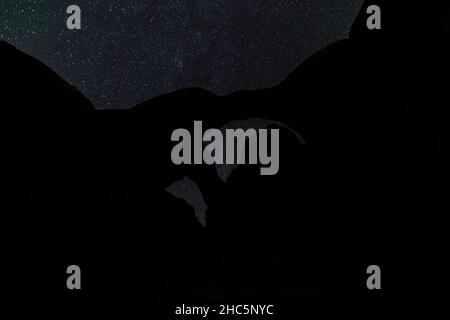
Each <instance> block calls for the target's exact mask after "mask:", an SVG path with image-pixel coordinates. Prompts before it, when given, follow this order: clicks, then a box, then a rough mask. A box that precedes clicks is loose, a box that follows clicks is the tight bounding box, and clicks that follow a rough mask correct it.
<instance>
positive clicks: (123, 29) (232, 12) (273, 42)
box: [0, 0, 363, 108]
mask: <svg viewBox="0 0 450 320" xmlns="http://www.w3.org/2000/svg"><path fill="white" fill-rule="evenodd" d="M362 2H363V0H340V1H335V0H286V1H282V0H251V1H248V0H245V1H244V0H240V1H236V0H134V1H133V0H131V1H123V0H109V1H108V0H101V1H92V0H70V1H64V0H41V1H31V0H30V1H26V0H1V1H0V39H2V40H5V41H8V42H10V43H12V44H14V45H15V46H17V47H18V48H19V49H21V50H23V51H25V52H27V53H28V54H31V55H32V56H34V57H36V58H38V59H39V60H41V61H43V62H44V63H46V64H47V65H49V66H50V67H51V68H52V69H53V70H55V71H56V72H57V73H58V74H59V75H60V76H62V77H63V78H64V79H66V80H67V81H69V82H70V83H72V84H73V85H75V86H76V87H78V89H79V90H80V91H81V92H83V93H84V94H85V95H86V96H87V97H88V98H89V99H90V100H91V101H92V102H93V103H94V105H95V106H96V107H97V108H105V107H107V108H120V107H130V106H133V105H135V104H137V103H140V102H143V101H145V100H148V99H150V98H152V97H154V96H157V95H160V94H163V93H167V92H170V91H173V90H176V89H181V88H187V87H203V88H206V89H209V90H211V91H213V92H215V93H218V94H226V93H229V92H231V91H234V90H237V89H252V88H261V87H267V86H271V85H274V84H276V83H278V82H280V81H281V80H283V79H284V78H285V77H286V76H287V75H288V74H289V72H291V71H292V70H293V69H294V68H295V67H297V66H298V65H299V64H300V63H301V62H302V61H304V60H305V59H306V58H307V57H309V56H310V55H311V54H313V53H314V52H316V51H317V50H319V49H321V48H323V47H324V46H326V45H328V44H329V43H330V42H333V41H335V40H338V39H342V38H346V37H347V35H348V32H349V29H350V26H351V23H352V21H353V19H354V18H355V16H356V14H357V12H358V11H359V9H360V7H361V4H362ZM72 4H76V5H78V6H80V7H81V10H82V30H75V31H70V30H68V29H67V27H66V19H67V17H68V15H67V14H66V9H67V7H68V6H69V5H72Z"/></svg>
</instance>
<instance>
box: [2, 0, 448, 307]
mask: <svg viewBox="0 0 450 320" xmlns="http://www.w3.org/2000/svg"><path fill="white" fill-rule="evenodd" d="M369 4H378V5H380V6H381V7H382V8H383V11H382V12H383V28H382V30H381V31H378V30H376V31H369V30H367V29H366V27H365V19H366V16H367V15H366V13H365V8H367V6H368V5H369ZM447 6H448V5H445V4H439V5H437V4H436V5H435V6H430V5H427V6H426V7H425V5H424V4H420V3H418V4H417V5H416V3H415V2H410V1H408V2H406V1H396V3H395V4H392V3H391V2H388V1H369V2H366V3H365V4H364V6H363V9H362V11H361V13H360V15H359V16H358V18H357V19H356V21H355V24H354V27H353V29H352V32H351V35H350V38H349V39H346V40H342V41H339V42H336V43H334V44H332V45H330V46H328V47H327V48H325V49H323V50H321V51H320V52H318V53H317V54H315V55H314V56H312V57H311V58H310V59H309V60H307V61H306V62H305V63H303V64H302V65H300V66H299V67H298V68H297V69H296V70H294V71H293V72H292V73H291V74H290V75H289V76H288V77H287V78H286V80H285V81H283V82H282V83H280V84H279V85H277V86H275V87H273V88H268V89H263V90H256V91H240V92H236V93H233V94H231V95H228V96H225V97H219V96H216V95H214V94H211V93H209V92H207V91H205V90H202V89H187V90H181V91H177V92H174V93H170V94H167V95H163V96H160V97H157V98H154V99H152V100H150V101H147V102H145V103H142V104H141V105H138V106H136V107H134V108H132V109H129V110H102V111H96V110H95V109H94V108H93V106H92V105H91V104H90V102H89V101H88V100H87V99H86V98H84V97H83V96H82V94H80V93H79V92H78V91H77V90H76V89H75V88H73V87H71V86H70V85H68V84H67V83H66V82H64V81H63V80H62V79H61V78H59V77H58V76H57V75H56V74H55V73H53V72H52V71H51V70H49V69H48V68H47V67H45V66H44V65H42V64H41V63H40V62H38V61H36V60H35V59H33V58H31V57H29V56H27V55H25V54H23V53H21V52H19V51H18V50H16V49H15V48H13V47H12V46H10V45H8V44H6V43H3V42H0V67H1V70H2V73H1V75H0V85H1V88H2V92H3V93H2V96H1V97H0V101H1V112H2V116H1V117H0V119H1V120H0V121H1V126H0V128H1V129H0V130H1V135H0V139H1V146H2V149H3V153H2V154H3V156H2V160H1V169H0V170H1V171H0V172H1V190H0V191H1V193H0V197H1V198H0V199H1V201H0V206H1V212H2V223H1V225H2V227H3V228H2V229H3V230H2V232H1V234H2V241H1V243H2V252H5V263H3V264H2V268H3V269H4V270H2V274H4V275H7V277H6V278H7V279H8V283H7V286H6V288H5V289H3V293H6V294H13V295H22V294H43V293H44V294H48V295H53V294H55V295H56V294H59V293H60V292H67V291H66V290H65V287H64V285H65V276H66V275H65V269H66V267H67V266H69V265H71V264H78V265H80V267H81V268H82V270H86V272H85V274H86V280H85V281H86V286H85V290H84V291H83V293H84V294H88V295H91V296H96V295H100V294H101V295H110V294H112V295H115V294H117V295H130V294H131V295H135V294H138V295H149V296H151V297H152V298H155V299H161V300H165V299H176V298H181V297H189V298H194V299H195V298H201V299H225V298H234V299H239V298H246V299H264V298H265V299H267V298H270V299H282V300H284V299H287V300H292V299H294V300H296V299H302V298H311V297H312V298H330V297H331V298H340V297H353V298H356V297H366V296H368V293H367V291H366V289H365V288H364V283H365V279H366V274H365V268H366V267H367V266H368V265H370V264H374V263H376V264H379V265H381V267H382V270H385V271H384V272H386V278H383V279H386V280H384V281H388V282H389V285H388V286H387V288H386V289H385V290H384V291H383V292H384V297H386V298H398V297H433V298H436V297H439V298H443V297H446V295H447V294H446V293H445V291H444V288H445V284H446V283H448V276H447V275H446V272H445V270H446V269H448V266H449V263H448V262H449V260H448V258H449V255H448V250H447V249H448V248H447V243H448V232H447V228H448V223H449V219H448V209H449V208H448V196H447V188H446V185H447V181H448V173H449V170H448V163H449V161H448V160H449V159H448V152H447V146H448V145H449V131H448V125H447V121H448V120H447V119H448V115H449V113H448V111H447V106H446V105H447V101H448V96H447V90H446V81H445V79H446V75H447V74H448V71H449V62H448V57H449V52H448V51H449V50H448V48H447V47H448V46H447V45H446V41H447V40H446V39H448V36H449V29H448V28H447V27H446V20H448V17H447V16H448V15H449V14H450V11H449V10H446V8H447ZM419 17H420V19H419ZM418 21H420V25H417V23H418ZM248 118H260V119H271V120H274V121H277V122H278V123H283V124H285V125H286V126H288V128H292V130H290V129H288V128H286V127H284V128H283V127H281V128H280V132H281V134H280V136H281V145H280V152H281V154H280V171H279V173H278V175H276V176H271V177H266V176H260V175H259V170H258V169H259V168H257V167H255V166H245V165H244V166H240V167H238V168H237V169H236V170H234V171H233V172H232V173H231V175H230V176H229V177H228V179H227V180H226V182H224V181H223V180H222V179H220V177H219V176H218V175H217V172H216V168H215V167H213V166H175V165H173V164H172V163H171V160H170V151H171V148H172V143H171V142H170V135H171V133H172V131H173V130H175V129H177V128H189V127H191V126H192V123H193V121H194V120H202V121H203V123H204V126H205V127H206V126H207V127H210V128H221V127H223V126H224V125H226V124H227V123H230V122H232V121H236V120H240V119H248ZM275 126H276V124H275ZM293 130H294V131H295V132H297V133H298V134H299V135H300V136H301V137H303V138H304V141H305V142H306V144H304V145H303V144H302V143H300V142H299V140H298V137H297V136H296V134H295V133H294V132H293ZM185 177H188V178H189V179H191V180H192V181H195V183H196V184H197V186H198V188H199V189H200V190H201V191H202V194H203V198H204V201H205V203H207V205H208V209H207V216H206V219H207V221H206V225H207V228H202V226H201V225H200V224H199V223H198V221H197V218H196V216H195V215H194V214H193V209H192V207H190V206H189V205H188V204H187V203H186V202H185V201H184V200H183V199H177V198H175V197H173V196H172V195H171V194H169V193H168V192H167V191H166V189H167V188H168V187H169V186H170V185H172V184H173V183H174V182H176V181H180V180H183V179H184V178H185ZM30 266H32V267H30ZM261 279H264V280H261ZM411 279H414V280H413V281H412V280H411Z"/></svg>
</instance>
